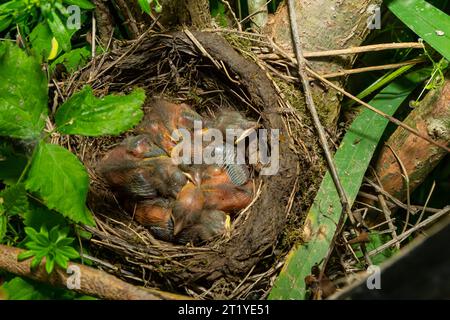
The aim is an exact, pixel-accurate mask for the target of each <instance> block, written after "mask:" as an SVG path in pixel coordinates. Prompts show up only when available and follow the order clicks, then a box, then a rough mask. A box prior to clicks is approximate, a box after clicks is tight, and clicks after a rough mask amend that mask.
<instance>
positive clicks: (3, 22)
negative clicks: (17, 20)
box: [0, 16, 12, 32]
mask: <svg viewBox="0 0 450 320" xmlns="http://www.w3.org/2000/svg"><path fill="white" fill-rule="evenodd" d="M11 22H12V18H11V17H9V16H0V32H2V31H3V30H5V29H6V28H8V27H9V25H10V24H11Z"/></svg>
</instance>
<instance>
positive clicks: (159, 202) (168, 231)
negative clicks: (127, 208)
mask: <svg viewBox="0 0 450 320" xmlns="http://www.w3.org/2000/svg"><path fill="white" fill-rule="evenodd" d="M131 213H133V216H134V219H135V220H136V221H137V222H139V223H140V224H141V225H143V226H144V227H147V228H148V229H150V231H151V233H152V234H153V235H154V236H155V237H156V238H158V239H161V240H164V241H172V240H173V220H172V204H171V202H169V201H167V200H165V199H161V198H159V199H154V200H144V201H140V202H138V203H137V204H136V205H135V207H134V208H133V211H131Z"/></svg>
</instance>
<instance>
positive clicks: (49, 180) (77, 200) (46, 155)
mask: <svg viewBox="0 0 450 320" xmlns="http://www.w3.org/2000/svg"><path fill="white" fill-rule="evenodd" d="M37 148H38V149H37V150H36V153H35V156H34V158H33V161H32V163H31V167H30V171H29V173H28V178H27V180H26V187H27V189H29V190H31V191H33V192H36V193H37V194H39V195H40V196H41V197H42V199H43V200H44V202H45V203H46V205H47V206H48V207H49V208H50V209H55V210H57V211H58V212H60V213H61V214H62V215H63V216H65V217H68V218H70V219H71V220H73V221H75V222H80V223H84V224H88V225H94V220H93V218H92V215H91V213H90V212H89V211H88V209H87V208H86V204H85V203H86V197H87V192H88V187H89V178H88V174H87V172H86V169H85V168H84V166H83V164H82V163H81V162H80V161H79V160H78V158H77V157H76V156H75V155H74V154H72V153H71V152H70V151H68V150H67V149H64V148H63V147H61V146H57V145H54V144H47V143H45V142H42V141H41V142H40V143H39V145H38V147H37Z"/></svg>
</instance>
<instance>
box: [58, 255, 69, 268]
mask: <svg viewBox="0 0 450 320" xmlns="http://www.w3.org/2000/svg"><path fill="white" fill-rule="evenodd" d="M55 262H56V264H57V265H59V266H60V267H61V268H63V269H67V265H68V262H69V258H67V257H66V256H64V255H59V254H57V255H56V256H55Z"/></svg>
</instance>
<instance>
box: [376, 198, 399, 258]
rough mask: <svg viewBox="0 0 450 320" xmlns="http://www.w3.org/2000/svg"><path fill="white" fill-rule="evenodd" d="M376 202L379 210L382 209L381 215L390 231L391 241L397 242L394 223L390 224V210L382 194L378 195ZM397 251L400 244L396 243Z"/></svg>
mask: <svg viewBox="0 0 450 320" xmlns="http://www.w3.org/2000/svg"><path fill="white" fill-rule="evenodd" d="M378 201H379V202H380V205H381V208H382V209H383V213H384V216H385V218H386V222H387V224H388V226H389V229H391V233H392V239H393V240H397V239H398V237H397V232H395V229H396V228H395V226H394V223H393V222H392V218H391V210H389V208H388V206H387V204H386V200H385V199H384V196H383V195H382V194H379V195H378ZM397 249H400V243H397Z"/></svg>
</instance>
